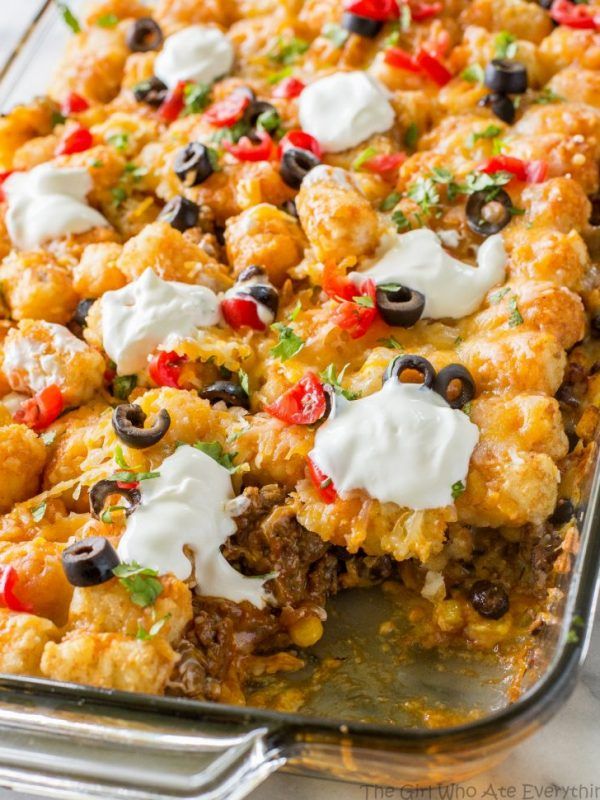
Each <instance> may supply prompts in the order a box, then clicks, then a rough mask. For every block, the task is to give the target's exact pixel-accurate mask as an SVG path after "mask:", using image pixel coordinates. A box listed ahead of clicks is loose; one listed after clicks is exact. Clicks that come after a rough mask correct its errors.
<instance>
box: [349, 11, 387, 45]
mask: <svg viewBox="0 0 600 800" xmlns="http://www.w3.org/2000/svg"><path fill="white" fill-rule="evenodd" d="M342 28H345V29H346V30H347V31H350V33H355V34H356V35H357V36H364V37H365V39H374V38H375V37H376V36H377V34H378V33H379V31H380V30H381V29H382V28H383V22H379V20H376V19H370V18H369V17H361V16H360V14H353V13H352V12H351V11H346V12H345V13H344V15H343V17H342Z"/></svg>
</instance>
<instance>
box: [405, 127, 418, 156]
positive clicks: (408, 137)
mask: <svg viewBox="0 0 600 800" xmlns="http://www.w3.org/2000/svg"><path fill="white" fill-rule="evenodd" d="M418 140H419V128H418V127H417V125H416V123H414V122H411V123H410V125H409V126H408V128H407V129H406V131H405V132H404V144H405V145H406V147H408V148H409V149H410V150H414V149H415V147H416V145H417V141H418Z"/></svg>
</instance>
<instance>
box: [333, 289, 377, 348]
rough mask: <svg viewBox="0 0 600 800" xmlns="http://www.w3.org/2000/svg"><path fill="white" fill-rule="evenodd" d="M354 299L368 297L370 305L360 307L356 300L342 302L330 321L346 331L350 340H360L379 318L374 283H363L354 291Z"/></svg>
mask: <svg viewBox="0 0 600 800" xmlns="http://www.w3.org/2000/svg"><path fill="white" fill-rule="evenodd" d="M355 292H356V294H355V297H368V298H370V300H371V304H370V305H368V306H367V305H361V303H360V302H357V301H356V300H343V301H342V302H341V303H340V304H339V306H338V307H337V308H336V309H335V311H334V312H333V314H332V315H331V321H332V322H333V324H334V325H337V326H338V328H341V329H342V330H344V331H348V333H349V334H350V337H351V338H352V339H360V338H361V336H364V335H365V333H366V332H367V331H368V330H369V328H370V327H371V325H372V324H373V323H374V322H375V320H376V319H377V317H378V316H379V312H378V311H377V304H376V302H375V298H376V293H377V288H376V286H375V282H374V281H371V280H369V281H365V282H364V283H363V285H362V286H361V287H360V289H358V288H356V289H355Z"/></svg>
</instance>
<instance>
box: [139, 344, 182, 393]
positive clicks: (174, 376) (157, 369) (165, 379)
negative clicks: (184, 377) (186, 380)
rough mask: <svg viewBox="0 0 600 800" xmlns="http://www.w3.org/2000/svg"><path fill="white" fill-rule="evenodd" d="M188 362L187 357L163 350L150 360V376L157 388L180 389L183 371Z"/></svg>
mask: <svg viewBox="0 0 600 800" xmlns="http://www.w3.org/2000/svg"><path fill="white" fill-rule="evenodd" d="M187 360H188V357H187V356H180V355H178V354H177V353H175V352H172V351H171V352H166V351H165V350H161V351H160V352H159V353H157V354H156V355H155V356H153V357H152V359H151V360H150V364H149V365H148V374H149V375H150V377H151V378H152V380H153V381H154V383H156V384H157V386H171V387H172V388H173V389H179V381H180V379H181V370H182V369H183V365H184V364H185V363H186V362H187Z"/></svg>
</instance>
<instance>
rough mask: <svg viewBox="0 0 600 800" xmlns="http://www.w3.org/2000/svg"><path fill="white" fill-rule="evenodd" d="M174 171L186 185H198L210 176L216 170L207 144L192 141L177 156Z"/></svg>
mask: <svg viewBox="0 0 600 800" xmlns="http://www.w3.org/2000/svg"><path fill="white" fill-rule="evenodd" d="M173 171H174V172H175V175H177V177H178V178H179V180H180V181H181V182H182V183H183V184H184V185H185V186H198V184H200V183H204V181H205V180H207V179H208V178H210V176H211V175H212V174H213V172H214V171H215V170H214V167H213V165H212V161H211V160H210V156H209V153H208V148H207V147H206V145H203V144H201V143H200V142H190V144H188V145H187V146H186V147H183V148H182V149H181V150H180V151H179V152H178V153H177V155H176V156H175V161H174V163H173Z"/></svg>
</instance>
